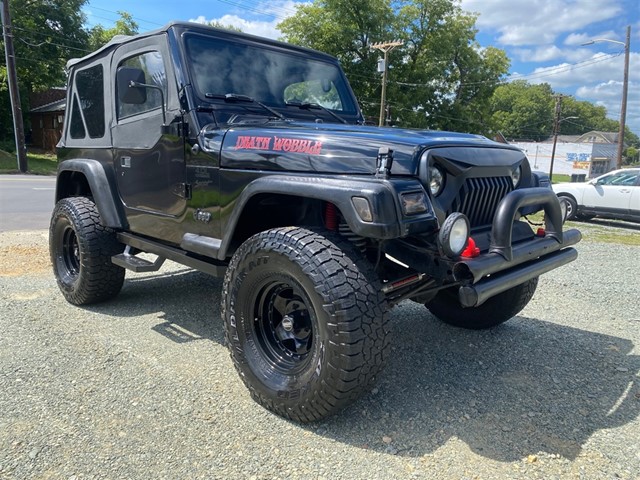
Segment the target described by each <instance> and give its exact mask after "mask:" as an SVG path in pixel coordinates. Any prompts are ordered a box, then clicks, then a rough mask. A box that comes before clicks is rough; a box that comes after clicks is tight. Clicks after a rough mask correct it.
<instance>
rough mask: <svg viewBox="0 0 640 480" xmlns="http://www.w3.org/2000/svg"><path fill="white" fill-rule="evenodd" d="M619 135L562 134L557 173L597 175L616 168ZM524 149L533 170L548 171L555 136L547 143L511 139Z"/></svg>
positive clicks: (593, 133)
mask: <svg viewBox="0 0 640 480" xmlns="http://www.w3.org/2000/svg"><path fill="white" fill-rule="evenodd" d="M617 142H618V134H617V133H610V132H596V131H592V132H588V133H585V134H584V135H559V136H558V142H557V144H556V154H555V157H554V160H553V173H561V174H565V175H571V174H583V175H586V178H593V177H597V176H599V175H602V174H603V173H606V172H608V171H610V170H613V169H615V168H616V153H617V149H618V143H617ZM509 143H511V145H515V146H517V147H518V148H520V149H522V151H524V152H525V154H526V155H527V158H528V159H529V163H530V164H531V168H532V170H540V171H542V172H548V171H549V167H550V166H551V152H552V150H553V137H551V138H549V139H547V140H545V141H543V142H527V141H511V142H509Z"/></svg>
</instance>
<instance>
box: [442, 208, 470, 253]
mask: <svg viewBox="0 0 640 480" xmlns="http://www.w3.org/2000/svg"><path fill="white" fill-rule="evenodd" d="M468 239H469V219H468V218H467V217H466V216H465V215H464V214H463V213H459V212H455V213H452V214H451V215H449V216H448V217H447V218H446V220H445V221H444V223H443V224H442V227H440V232H439V233H438V240H439V241H440V245H441V246H442V250H443V251H444V253H445V255H447V256H448V257H452V258H453V257H457V256H458V255H460V254H461V253H462V251H463V250H464V247H466V246H467V240H468Z"/></svg>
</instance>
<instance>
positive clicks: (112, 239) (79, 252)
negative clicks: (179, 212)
mask: <svg viewBox="0 0 640 480" xmlns="http://www.w3.org/2000/svg"><path fill="white" fill-rule="evenodd" d="M123 250H124V245H122V244H121V243H119V242H118V241H117V239H116V235H115V232H114V231H113V230H112V229H110V228H108V227H104V226H103V225H102V224H101V222H100V214H99V213H98V209H97V207H96V204H95V203H93V201H92V200H90V199H88V198H85V197H71V198H64V199H62V200H60V201H59V202H58V203H57V204H56V206H55V208H54V210H53V215H52V217H51V226H50V228H49V252H50V255H51V263H52V265H53V273H54V275H55V277H56V280H57V282H58V287H60V291H61V292H62V295H64V298H66V300H67V301H68V302H69V303H72V304H74V305H88V304H91V303H97V302H102V301H105V300H108V299H110V298H113V297H115V296H116V295H117V294H118V293H119V292H120V289H121V288H122V284H123V282H124V274H125V272H124V268H121V267H118V266H117V265H114V264H113V263H112V262H111V257H112V256H113V255H117V254H119V253H122V251H123Z"/></svg>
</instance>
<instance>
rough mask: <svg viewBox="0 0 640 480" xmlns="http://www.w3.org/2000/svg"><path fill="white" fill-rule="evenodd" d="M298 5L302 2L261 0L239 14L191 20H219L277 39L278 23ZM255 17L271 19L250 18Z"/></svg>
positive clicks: (251, 32) (206, 21) (279, 34)
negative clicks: (261, 0)
mask: <svg viewBox="0 0 640 480" xmlns="http://www.w3.org/2000/svg"><path fill="white" fill-rule="evenodd" d="M297 5H302V4H301V3H300V2H295V1H293V0H276V1H271V2H261V3H257V4H255V5H254V6H252V7H247V10H244V11H242V12H238V14H235V13H232V14H226V15H223V16H221V17H217V18H207V17H206V16H204V15H200V16H198V17H197V18H195V19H190V20H189V21H190V22H196V23H203V24H208V23H210V22H212V21H213V22H219V23H221V24H222V25H231V26H233V27H237V28H239V29H241V30H242V31H243V32H244V33H250V34H252V35H258V36H261V37H267V38H275V39H277V38H279V37H280V36H281V32H280V31H279V30H278V28H277V26H278V24H279V23H280V22H282V20H284V19H285V18H287V17H289V16H291V15H294V14H295V12H296V6H297ZM240 15H242V16H240ZM244 17H248V18H244ZM254 17H255V18H260V19H267V18H270V19H271V20H256V19H250V18H254Z"/></svg>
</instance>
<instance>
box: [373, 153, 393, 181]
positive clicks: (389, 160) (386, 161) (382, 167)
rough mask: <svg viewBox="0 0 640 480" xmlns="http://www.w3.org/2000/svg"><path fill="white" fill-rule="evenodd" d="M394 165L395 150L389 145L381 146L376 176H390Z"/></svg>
mask: <svg viewBox="0 0 640 480" xmlns="http://www.w3.org/2000/svg"><path fill="white" fill-rule="evenodd" d="M392 165H393V150H391V149H390V148H389V147H380V149H379V150H378V159H377V162H376V177H379V178H389V175H391V166H392Z"/></svg>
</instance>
